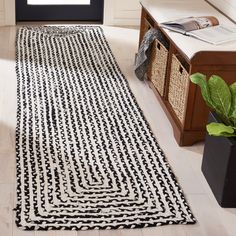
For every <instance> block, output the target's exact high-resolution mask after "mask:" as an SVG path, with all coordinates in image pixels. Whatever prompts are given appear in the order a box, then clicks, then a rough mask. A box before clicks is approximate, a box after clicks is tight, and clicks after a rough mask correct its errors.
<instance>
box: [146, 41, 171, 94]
mask: <svg viewBox="0 0 236 236" xmlns="http://www.w3.org/2000/svg"><path fill="white" fill-rule="evenodd" d="M167 58H168V50H167V49H166V48H165V47H164V46H163V45H162V44H161V43H160V42H159V41H158V40H157V39H155V41H154V43H153V46H152V52H151V58H150V63H149V66H148V72H147V76H148V79H150V80H151V81H152V83H153V85H154V86H155V88H156V89H157V91H158V92H159V93H160V95H161V96H163V95H164V88H165V79H166V66H167Z"/></svg>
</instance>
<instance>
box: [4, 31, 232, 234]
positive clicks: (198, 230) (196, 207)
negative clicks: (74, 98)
mask: <svg viewBox="0 0 236 236" xmlns="http://www.w3.org/2000/svg"><path fill="white" fill-rule="evenodd" d="M104 31H105V33H106V35H107V39H108V41H109V43H110V46H111V48H112V50H113V53H114V55H115V56H116V58H117V61H118V63H119V65H120V67H121V69H122V71H123V73H124V74H125V76H126V78H127V80H128V81H129V84H130V87H131V89H132V91H133V93H134V94H135V96H136V98H137V100H138V103H139V104H140V106H141V108H142V109H143V111H144V114H145V116H146V118H147V120H148V121H149V123H150V124H151V127H152V129H153V131H154V133H155V135H156V137H157V139H158V141H159V144H160V146H161V147H162V149H163V150H164V152H165V154H166V156H167V158H168V160H169V163H170V164H171V166H172V168H173V170H174V172H175V174H176V176H177V178H178V181H179V183H180V185H181V186H182V188H183V190H184V193H185V196H186V198H187V200H188V202H189V204H190V206H191V208H192V211H193V213H194V215H195V217H196V218H197V221H198V223H197V224H196V225H187V226H186V225H178V226H173V225H172V226H162V227H157V228H146V229H137V230H110V231H109V230H108V231H78V232H72V231H58V232H56V231H50V232H39V231H38V232H32V231H31V232H24V231H20V230H18V229H17V228H16V226H15V223H14V212H13V211H12V209H13V208H14V207H15V179H16V178H15V144H14V139H15V137H14V130H15V117H16V76H15V44H14V41H15V33H16V27H2V28H0V236H203V235H204V236H206V235H209V236H235V235H236V209H223V208H221V207H219V206H218V204H217V202H216V200H215V199H214V197H213V195H212V193H211V191H210V189H209V187H208V185H207V183H206V181H205V179H204V177H203V175H202V173H201V171H200V166H201V159H202V152H203V143H200V144H197V145H194V146H192V147H179V146H178V145H177V144H176V142H175V140H174V138H173V133H172V128H171V126H170V123H169V121H168V120H167V117H166V115H165V114H164V112H163V111H162V109H161V107H160V105H159V104H158V101H157V100H156V98H155V96H154V94H153V92H152V90H151V89H150V88H149V87H148V86H147V84H145V83H143V82H140V81H138V80H137V79H136V78H135V76H134V74H133V61H134V54H135V52H136V51H137V44H138V31H137V30H134V29H124V28H123V29H122V28H118V27H104Z"/></svg>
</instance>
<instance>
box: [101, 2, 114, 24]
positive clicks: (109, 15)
mask: <svg viewBox="0 0 236 236" xmlns="http://www.w3.org/2000/svg"><path fill="white" fill-rule="evenodd" d="M114 6H115V0H104V16H103V24H104V25H113V24H114Z"/></svg>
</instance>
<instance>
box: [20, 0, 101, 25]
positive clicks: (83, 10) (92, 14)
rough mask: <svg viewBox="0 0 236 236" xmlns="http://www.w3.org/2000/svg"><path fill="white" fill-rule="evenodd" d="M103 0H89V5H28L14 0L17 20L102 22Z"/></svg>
mask: <svg viewBox="0 0 236 236" xmlns="http://www.w3.org/2000/svg"><path fill="white" fill-rule="evenodd" d="M103 1H104V0H91V3H90V4H89V5H87V4H82V5H79V4H78V5H77V4H73V5H70V4H69V5H64V4H63V5H61V4H57V5H56V4H55V5H52V4H51V5H47V4H43V5H41V4H39V5H37V4H35V5H30V4H28V3H27V0H15V5H16V17H17V19H16V20H17V21H91V22H97V23H103V13H104V12H103V11H104V4H103Z"/></svg>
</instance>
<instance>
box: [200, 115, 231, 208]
mask: <svg viewBox="0 0 236 236" xmlns="http://www.w3.org/2000/svg"><path fill="white" fill-rule="evenodd" d="M209 122H220V119H219V118H218V117H217V115H216V114H215V113H210V115H209ZM202 172H203V174H204V176H205V178H206V180H207V182H208V184H209V185H210V187H211V190H212V192H213V193H214V195H215V198H216V200H217V201H218V203H219V204H220V206H222V207H236V139H235V138H226V137H213V136H209V135H208V134H207V136H206V141H205V147H204V154H203V161H202Z"/></svg>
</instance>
